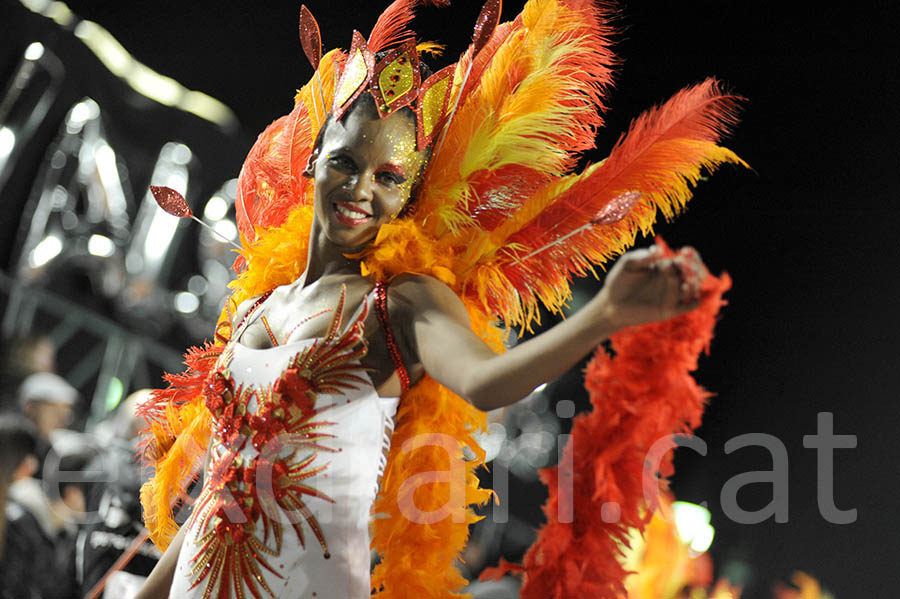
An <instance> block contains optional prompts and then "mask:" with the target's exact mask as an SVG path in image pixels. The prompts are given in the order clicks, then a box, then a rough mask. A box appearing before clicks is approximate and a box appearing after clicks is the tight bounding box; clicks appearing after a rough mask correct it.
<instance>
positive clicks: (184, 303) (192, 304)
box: [175, 291, 200, 314]
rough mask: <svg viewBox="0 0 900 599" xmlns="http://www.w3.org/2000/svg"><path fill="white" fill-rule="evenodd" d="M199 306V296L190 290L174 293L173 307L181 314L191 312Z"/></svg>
mask: <svg viewBox="0 0 900 599" xmlns="http://www.w3.org/2000/svg"><path fill="white" fill-rule="evenodd" d="M199 307H200V298H199V297H197V296H196V295H194V294H193V293H191V292H190V291H181V292H179V293H176V294H175V309H176V310H178V311H179V312H181V313H182V314H193V313H194V312H196V311H197V309H198V308H199Z"/></svg>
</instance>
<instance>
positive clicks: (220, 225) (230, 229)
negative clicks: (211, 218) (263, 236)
mask: <svg viewBox="0 0 900 599" xmlns="http://www.w3.org/2000/svg"><path fill="white" fill-rule="evenodd" d="M213 228H214V229H215V231H216V233H218V234H219V235H221V236H222V237H223V238H224V239H228V240H231V241H234V240H235V239H237V236H238V230H237V227H236V226H235V224H234V223H233V222H231V221H230V220H220V221H219V222H217V223H216V224H215V226H214V227H213Z"/></svg>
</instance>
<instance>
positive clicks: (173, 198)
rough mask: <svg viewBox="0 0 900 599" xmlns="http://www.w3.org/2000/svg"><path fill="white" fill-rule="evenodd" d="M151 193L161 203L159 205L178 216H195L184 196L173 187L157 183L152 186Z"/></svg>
mask: <svg viewBox="0 0 900 599" xmlns="http://www.w3.org/2000/svg"><path fill="white" fill-rule="evenodd" d="M150 193H152V194H153V199H154V200H156V203H157V204H159V207H160V208H162V209H163V210H165V211H166V212H168V213H169V214H171V215H172V216H177V217H178V218H190V217H192V216H194V213H193V212H191V208H190V206H188V203H187V200H185V199H184V196H183V195H181V194H180V193H178V192H177V191H175V190H174V189H172V188H171V187H160V186H157V185H151V186H150Z"/></svg>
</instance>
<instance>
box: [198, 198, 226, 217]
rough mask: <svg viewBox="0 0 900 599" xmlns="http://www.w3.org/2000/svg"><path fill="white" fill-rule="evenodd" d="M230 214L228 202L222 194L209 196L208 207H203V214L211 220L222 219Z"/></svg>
mask: <svg viewBox="0 0 900 599" xmlns="http://www.w3.org/2000/svg"><path fill="white" fill-rule="evenodd" d="M226 214H228V202H226V201H225V199H224V198H222V197H220V196H213V197H211V198H209V201H208V202H207V203H206V208H204V209H203V216H205V217H206V218H208V219H209V220H222V219H223V218H225V215H226Z"/></svg>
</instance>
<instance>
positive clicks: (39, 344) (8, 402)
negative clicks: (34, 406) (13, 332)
mask: <svg viewBox="0 0 900 599" xmlns="http://www.w3.org/2000/svg"><path fill="white" fill-rule="evenodd" d="M54 370H56V347H55V346H54V345H53V341H52V340H51V339H50V337H47V336H22V337H13V338H12V339H4V340H3V344H2V350H0V409H2V410H7V409H12V408H13V407H14V404H15V401H14V400H15V392H16V389H18V388H19V386H20V385H21V384H22V381H24V380H25V379H26V378H27V377H28V376H29V375H31V374H34V373H36V372H53V371H54Z"/></svg>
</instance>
